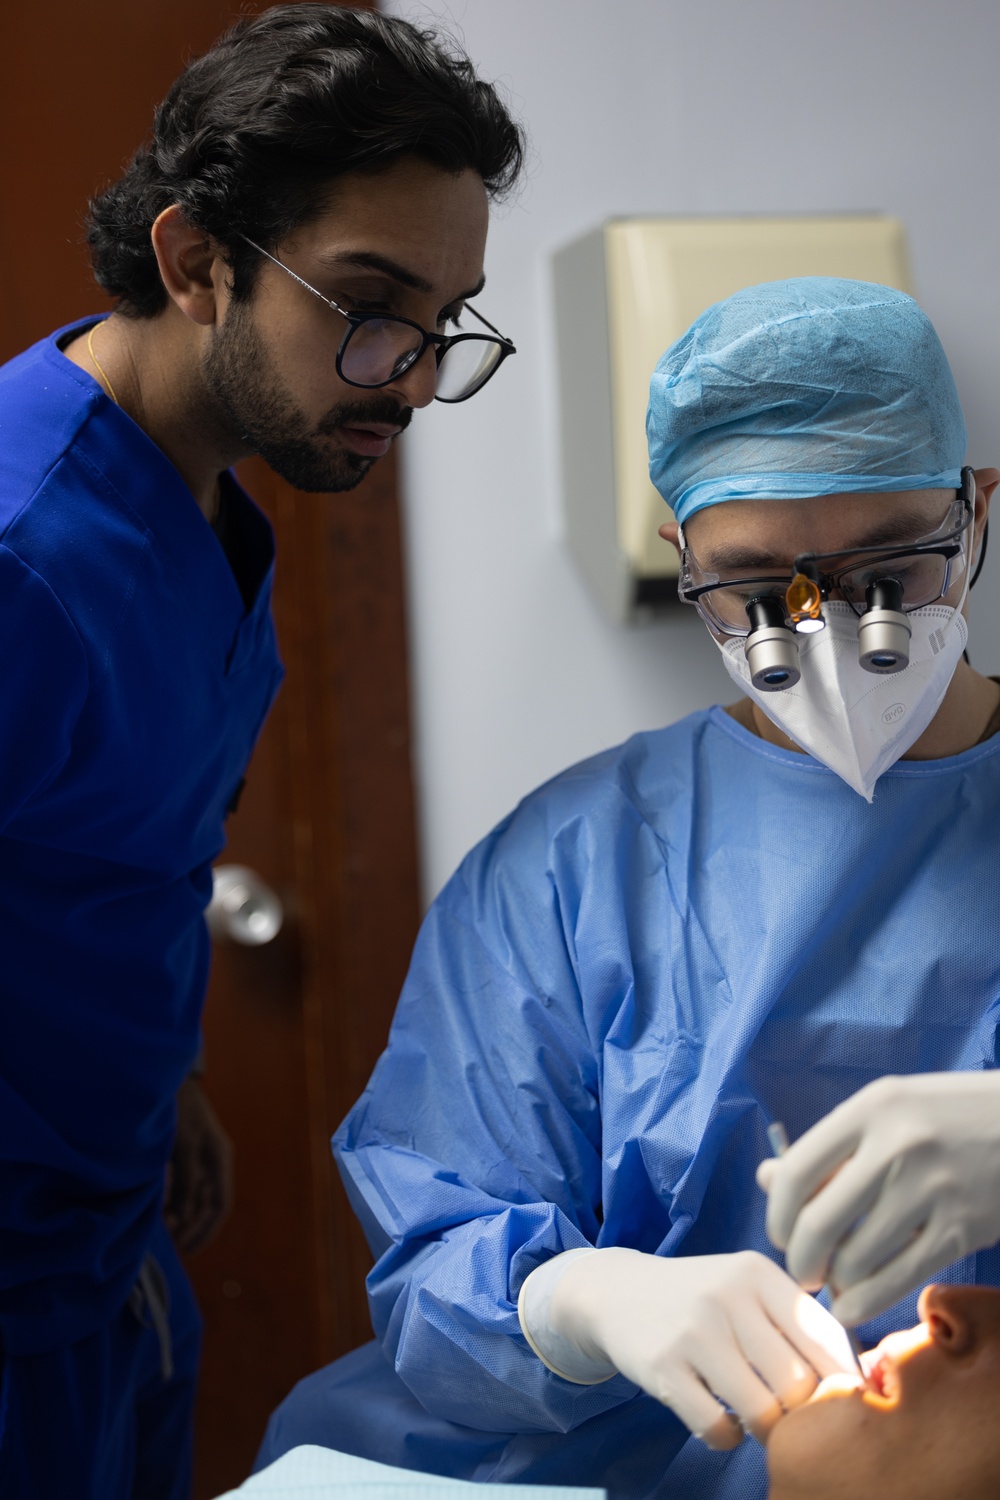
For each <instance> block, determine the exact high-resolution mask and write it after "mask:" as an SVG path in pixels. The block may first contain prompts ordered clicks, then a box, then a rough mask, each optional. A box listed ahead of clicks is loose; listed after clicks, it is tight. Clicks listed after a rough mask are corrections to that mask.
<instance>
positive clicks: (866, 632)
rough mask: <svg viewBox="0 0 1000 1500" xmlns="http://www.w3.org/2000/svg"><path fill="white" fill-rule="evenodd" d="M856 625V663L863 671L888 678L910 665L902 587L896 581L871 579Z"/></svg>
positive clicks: (908, 638) (907, 625) (907, 628)
mask: <svg viewBox="0 0 1000 1500" xmlns="http://www.w3.org/2000/svg"><path fill="white" fill-rule="evenodd" d="M865 605H866V609H865V612H864V614H863V615H862V616H861V623H860V625H859V626H858V660H859V661H860V663H861V665H862V667H864V669H865V671H866V672H877V673H879V674H883V675H888V674H889V673H891V672H902V670H903V668H904V667H908V666H909V665H910V622H909V621H908V620H907V618H906V615H905V614H904V613H903V587H902V584H901V583H900V582H899V581H898V579H895V578H873V579H872V581H871V583H870V584H869V585H868V587H867V589H866V590H865Z"/></svg>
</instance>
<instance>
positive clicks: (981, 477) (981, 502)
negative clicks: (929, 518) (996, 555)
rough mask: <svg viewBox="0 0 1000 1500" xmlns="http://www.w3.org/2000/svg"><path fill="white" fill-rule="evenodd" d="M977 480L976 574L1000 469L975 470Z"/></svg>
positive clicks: (973, 559)
mask: <svg viewBox="0 0 1000 1500" xmlns="http://www.w3.org/2000/svg"><path fill="white" fill-rule="evenodd" d="M972 472H973V474H974V475H975V480H976V502H975V503H976V518H975V521H974V523H973V542H972V554H973V555H972V572H973V573H975V571H976V568H977V567H978V565H979V555H980V549H981V548H982V545H983V531H984V530H985V527H986V517H987V515H988V513H989V509H990V501H991V500H992V498H993V491H994V490H995V489H996V487H997V485H998V484H1000V469H992V468H990V469H974V470H973V471H972Z"/></svg>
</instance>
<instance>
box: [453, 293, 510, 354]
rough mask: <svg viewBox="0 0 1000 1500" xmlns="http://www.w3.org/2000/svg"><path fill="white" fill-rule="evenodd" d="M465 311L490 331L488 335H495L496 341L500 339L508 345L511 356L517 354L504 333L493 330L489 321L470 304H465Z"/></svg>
mask: <svg viewBox="0 0 1000 1500" xmlns="http://www.w3.org/2000/svg"><path fill="white" fill-rule="evenodd" d="M465 310H466V312H470V313H471V314H472V316H473V317H474V318H478V319H479V321H480V323H482V324H483V326H484V327H485V328H488V329H489V330H490V333H495V334H496V336H497V338H498V339H502V341H503V342H504V343H505V344H509V345H510V352H511V354H516V353H517V350H516V349H515V348H514V342H513V340H512V339H509V338H508V337H507V335H506V334H505V333H501V332H500V330H499V328H494V327H493V324H492V323H491V322H490V321H489V319H488V318H484V317H483V315H482V313H481V312H476V309H475V308H474V307H473V305H472V303H471V302H467V303H466V304H465Z"/></svg>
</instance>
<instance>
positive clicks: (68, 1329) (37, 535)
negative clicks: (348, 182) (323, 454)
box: [0, 318, 281, 1354]
mask: <svg viewBox="0 0 1000 1500" xmlns="http://www.w3.org/2000/svg"><path fill="white" fill-rule="evenodd" d="M93 321H94V319H93V318H91V319H87V320H85V321H84V322H82V323H79V324H74V325H71V327H69V328H65V329H60V330H59V331H58V332H57V333H56V334H54V335H52V337H51V338H48V339H44V340H42V342H41V343H38V344H36V345H35V346H34V347H33V348H31V349H28V350H27V351H26V352H25V353H23V354H21V355H19V356H18V357H17V358H16V359H14V360H12V361H11V362H10V363H9V364H7V365H5V366H3V368H2V369H0V631H2V641H3V649H2V651H0V953H2V954H3V962H2V965H0V1338H2V1343H3V1346H4V1347H5V1348H6V1349H7V1350H8V1351H9V1352H10V1353H12V1354H18V1353H35V1352H39V1351H42V1350H46V1349H52V1348H55V1347H58V1346H59V1345H62V1344H66V1343H69V1342H71V1341H74V1340H77V1339H80V1338H83V1337H85V1336H87V1335H89V1334H90V1333H92V1332H94V1331H95V1330H96V1329H97V1328H98V1327H99V1326H100V1325H101V1324H102V1323H104V1322H105V1321H106V1319H107V1318H108V1317H110V1316H111V1315H112V1314H113V1313H114V1311H115V1310H116V1309H117V1308H119V1307H120V1306H121V1305H122V1303H123V1302H124V1300H125V1298H126V1297H127V1295H128V1292H129V1290H130V1288H131V1286H132V1284H133V1282H134V1280H135V1275H136V1270H137V1268H138V1265H139V1263H140V1261H141V1259H142V1256H143V1254H144V1251H145V1247H146V1245H147V1243H148V1241H149V1238H150V1235H151V1233H152V1230H153V1226H154V1223H155V1221H156V1217H157V1215H158V1212H159V1209H160V1205H161V1203H162V1198H163V1187H164V1164H165V1162H166V1161H167V1159H168V1158H169V1155H170V1150H171V1143H172V1135H173V1129H174V1101H175V1097H176V1093H177V1089H178V1086H179V1085H180V1083H181V1082H182V1080H183V1078H184V1076H185V1074H186V1073H187V1071H188V1070H189V1068H190V1066H191V1064H192V1061H193V1059H194V1057H195V1055H196V1053H197V1051H198V1026H199V1015H200V1011H201V1005H202V1000H203V997H204V992H205V984H206V978H207V973H208V963H209V942H208V936H207V932H206V928H205V923H204V919H203V916H202V913H203V909H204V907H205V905H206V903H207V901H208V899H209V897H210V895H211V885H212V877H211V869H210V864H211V861H212V859H213V858H214V857H215V856H216V855H217V854H218V853H219V850H220V849H221V848H222V846H223V843H224V841H225V839H224V832H223V825H224V819H225V816H226V812H227V809H228V807H229V805H230V803H231V801H232V799H233V796H234V793H235V792H236V790H237V788H238V786H239V784H240V781H241V778H242V777H243V774H244V771H245V769H246V766H247V761H248V759H249V756H250V752H251V749H252V747H253V744H254V741H255V740H256V738H257V735H258V732H259V730H260V728H261V725H262V723H263V720H264V717H265V715H266V713H267V711H268V708H269V707H270V704H271V701H272V699H273V697H274V694H275V692H276V691H277V687H278V684H279V682H280V679H281V667H280V663H279V661H278V656H277V649H276V644H275V638H274V628H273V624H272V620H271V613H270V595H271V577H272V571H273V556H274V544H273V538H272V535H271V529H270V526H269V525H268V522H267V520H266V519H265V517H264V516H263V515H262V514H261V513H260V511H258V510H257V508H256V507H255V506H254V505H253V503H252V501H251V500H250V499H249V497H248V496H247V495H246V494H245V493H244V492H243V491H242V490H241V489H240V488H239V486H238V485H237V484H236V482H235V480H234V479H233V478H232V477H231V476H225V477H224V481H223V483H224V490H225V503H226V505H227V508H228V516H229V524H230V526H231V527H233V528H235V529H236V530H237V531H238V533H239V537H240V543H241V548H242V551H243V555H244V557H245V558H247V559H248V560H249V566H250V569H251V572H253V571H255V572H256V574H257V575H258V577H259V585H258V587H257V590H256V595H255V597H253V599H252V602H251V604H250V606H249V607H247V605H246V604H245V603H244V599H243V597H242V595H241V592H240V587H239V585H238V584H237V581H236V578H235V576H234V574H233V571H232V569H231V567H230V565H229V562H228V561H227V558H226V555H225V553H224V552H223V550H222V547H221V545H220V543H219V541H218V540H217V538H216V536H215V534H214V532H213V530H212V528H211V527H210V526H209V525H208V523H207V522H206V520H205V517H204V516H203V514H202V512H201V511H200V509H199V508H198V505H197V504H196V502H195V500H194V497H193V496H192V494H191V492H190V491H189V490H188V488H187V486H186V485H185V484H184V481H183V480H182V479H181V476H180V474H179V473H178V472H177V470H176V469H175V468H174V467H173V465H172V464H171V463H170V462H169V460H168V459H167V458H166V456H165V455H164V454H163V453H162V452H161V450H160V449H159V448H158V447H156V445H155V444H154V443H153V442H151V441H150V439H149V438H148V437H147V436H146V435H145V433H144V432H143V431H142V430H141V428H139V427H138V426H137V425H136V424H135V423H134V422H133V421H132V420H131V419H130V418H129V417H128V416H126V414H125V413H124V412H123V411H122V410H120V408H119V407H117V406H116V405H115V404H114V402H112V401H111V400H110V399H109V398H108V397H107V396H106V395H105V394H104V392H103V390H102V389H101V387H100V386H99V385H98V384H97V383H96V381H94V380H92V379H91V378H90V377H89V376H88V375H87V374H86V373H85V372H84V371H83V370H81V369H79V368H77V366H76V365H73V364H71V363H70V361H69V360H67V359H66V358H65V357H64V356H63V355H62V354H61V353H60V351H59V348H58V343H59V342H60V341H62V340H65V339H66V338H67V337H69V336H71V335H72V333H73V332H74V331H77V330H80V329H82V328H84V327H86V326H87V323H92V322H93Z"/></svg>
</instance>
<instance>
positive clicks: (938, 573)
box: [698, 552, 951, 635]
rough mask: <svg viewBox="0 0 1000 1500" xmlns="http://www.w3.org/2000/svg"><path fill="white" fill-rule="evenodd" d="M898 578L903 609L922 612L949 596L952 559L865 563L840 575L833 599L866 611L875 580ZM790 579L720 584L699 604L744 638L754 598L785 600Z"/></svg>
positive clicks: (922, 556)
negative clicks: (870, 586)
mask: <svg viewBox="0 0 1000 1500" xmlns="http://www.w3.org/2000/svg"><path fill="white" fill-rule="evenodd" d="M887 577H889V578H895V579H897V580H898V582H899V583H900V584H902V587H903V609H904V610H907V611H908V610H911V609H920V608H922V607H923V606H924V605H925V604H933V603H934V601H935V600H936V599H940V598H941V596H942V595H943V594H945V593H947V591H948V588H949V585H950V581H951V562H950V559H948V558H946V557H942V556H941V554H940V553H929V552H916V553H913V554H911V555H909V556H899V557H894V558H892V559H891V561H890V560H884V561H872V562H868V563H863V564H861V565H860V566H859V567H857V568H853V569H851V570H850V571H849V572H847V573H842V574H839V575H838V577H837V581H836V588H835V589H834V590H833V591H832V594H831V597H832V598H834V599H843V600H845V601H846V602H847V603H848V604H850V605H851V606H852V608H854V609H855V610H856V611H857V612H858V613H860V612H861V611H862V610H863V609H864V608H865V591H866V590H867V588H868V585H869V583H871V581H872V579H873V578H887ZM787 587H788V580H787V578H785V579H774V578H770V579H763V578H762V579H761V580H760V583H759V585H755V584H754V582H753V581H752V580H750V581H748V580H745V579H744V580H741V581H740V582H739V583H738V584H737V583H734V584H721V585H720V586H719V587H717V588H713V589H710V590H708V591H707V592H706V593H704V594H702V595H701V597H700V598H699V600H698V603H699V604H700V605H701V606H702V613H703V614H705V615H707V616H708V617H709V618H710V620H711V623H712V624H714V625H716V626H717V627H718V628H719V629H722V630H725V631H728V632H730V633H735V634H738V635H745V634H746V631H747V609H746V607H747V604H748V603H749V602H750V600H751V599H759V598H761V597H762V596H763V595H774V596H775V597H776V598H779V599H784V596H785V590H786V589H787Z"/></svg>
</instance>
